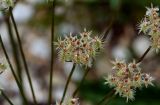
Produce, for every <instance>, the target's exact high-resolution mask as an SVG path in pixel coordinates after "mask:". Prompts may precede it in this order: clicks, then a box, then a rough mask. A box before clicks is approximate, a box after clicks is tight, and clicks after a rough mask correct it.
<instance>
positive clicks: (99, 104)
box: [96, 90, 115, 105]
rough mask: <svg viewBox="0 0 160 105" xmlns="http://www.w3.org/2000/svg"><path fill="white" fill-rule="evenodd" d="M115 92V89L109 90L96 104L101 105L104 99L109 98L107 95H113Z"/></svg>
mask: <svg viewBox="0 0 160 105" xmlns="http://www.w3.org/2000/svg"><path fill="white" fill-rule="evenodd" d="M114 93H115V90H112V91H110V92H109V93H108V94H106V95H105V96H104V97H103V98H102V99H101V100H100V101H99V102H98V103H97V104H96V105H101V104H103V103H104V101H105V100H106V99H109V97H111V96H113V95H114Z"/></svg>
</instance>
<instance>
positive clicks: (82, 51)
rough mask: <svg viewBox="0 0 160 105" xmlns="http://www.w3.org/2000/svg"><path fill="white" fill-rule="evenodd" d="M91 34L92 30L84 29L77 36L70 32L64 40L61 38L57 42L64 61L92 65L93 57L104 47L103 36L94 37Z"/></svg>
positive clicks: (60, 56) (60, 55)
mask: <svg viewBox="0 0 160 105" xmlns="http://www.w3.org/2000/svg"><path fill="white" fill-rule="evenodd" d="M91 34H92V32H91V31H86V30H84V32H82V33H80V35H77V36H73V35H72V34H70V35H69V36H67V37H66V38H65V39H64V40H62V39H61V38H59V39H58V42H55V45H57V49H58V50H59V58H60V59H61V60H62V61H71V62H74V63H76V64H83V65H86V66H90V65H91V61H92V58H94V57H95V56H96V54H97V53H98V52H99V50H100V49H101V48H102V40H101V38H99V37H97V36H96V37H94V38H92V37H91Z"/></svg>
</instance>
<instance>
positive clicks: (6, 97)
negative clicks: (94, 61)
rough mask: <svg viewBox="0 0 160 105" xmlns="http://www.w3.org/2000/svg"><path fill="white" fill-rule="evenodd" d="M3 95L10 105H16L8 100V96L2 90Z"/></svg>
mask: <svg viewBox="0 0 160 105" xmlns="http://www.w3.org/2000/svg"><path fill="white" fill-rule="evenodd" d="M1 95H2V96H3V97H4V98H5V99H6V100H7V102H8V103H9V104H10V105H14V104H13V103H12V101H11V100H10V99H9V98H8V96H7V95H6V94H5V93H4V92H3V90H1Z"/></svg>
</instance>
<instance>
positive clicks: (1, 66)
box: [0, 62, 7, 74]
mask: <svg viewBox="0 0 160 105" xmlns="http://www.w3.org/2000/svg"><path fill="white" fill-rule="evenodd" d="M6 68H7V66H6V65H5V64H4V63H1V62H0V74H1V73H3V72H4V71H5V70H6Z"/></svg>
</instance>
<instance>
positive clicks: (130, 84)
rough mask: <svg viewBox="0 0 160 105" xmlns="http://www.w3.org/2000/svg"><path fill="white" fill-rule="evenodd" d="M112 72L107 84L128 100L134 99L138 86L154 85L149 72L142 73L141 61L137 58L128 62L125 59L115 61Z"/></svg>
mask: <svg viewBox="0 0 160 105" xmlns="http://www.w3.org/2000/svg"><path fill="white" fill-rule="evenodd" d="M112 63H113V68H112V73H111V74H110V75H108V77H107V78H106V82H105V83H106V84H108V85H109V86H111V87H114V89H115V90H116V92H115V94H119V95H120V96H121V97H125V98H127V100H126V101H127V102H128V100H134V94H135V92H136V89H137V88H141V87H142V86H145V87H148V85H152V86H153V83H152V81H153V80H154V79H153V78H152V77H151V76H150V75H149V74H146V73H142V71H141V68H140V63H136V61H135V60H133V62H131V63H126V62H125V61H124V60H116V61H113V62H112Z"/></svg>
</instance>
